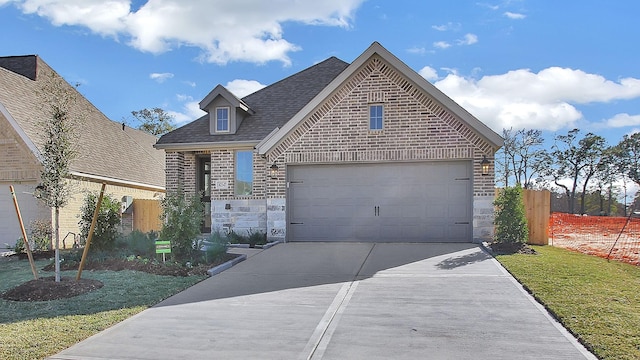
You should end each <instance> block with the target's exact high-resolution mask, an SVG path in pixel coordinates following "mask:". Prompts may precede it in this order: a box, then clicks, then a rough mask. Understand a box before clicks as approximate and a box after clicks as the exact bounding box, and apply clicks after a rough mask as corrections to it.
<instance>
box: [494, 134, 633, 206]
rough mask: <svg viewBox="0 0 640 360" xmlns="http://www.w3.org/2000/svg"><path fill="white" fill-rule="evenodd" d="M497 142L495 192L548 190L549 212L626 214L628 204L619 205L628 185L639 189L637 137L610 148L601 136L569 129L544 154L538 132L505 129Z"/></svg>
mask: <svg viewBox="0 0 640 360" xmlns="http://www.w3.org/2000/svg"><path fill="white" fill-rule="evenodd" d="M502 136H503V138H504V146H503V147H502V148H501V149H500V150H499V151H498V152H497V153H496V157H495V161H496V163H495V165H496V182H497V184H498V185H499V186H505V187H509V186H513V185H515V184H520V185H521V186H522V187H523V188H525V189H549V190H551V191H552V193H553V196H552V211H563V212H568V213H572V214H576V213H579V214H592V215H626V214H627V206H626V205H627V204H621V203H620V202H619V201H618V199H619V198H621V197H622V198H625V199H626V192H627V186H628V185H630V184H631V183H635V184H636V185H639V186H640V171H639V170H638V167H639V166H640V133H635V134H632V135H625V136H623V138H622V140H620V142H619V143H618V144H615V145H609V144H607V142H606V140H605V139H604V138H603V137H602V136H599V135H596V134H594V133H591V132H589V133H586V134H584V135H583V134H582V133H581V132H580V130H579V129H573V130H569V131H568V132H567V133H566V134H559V135H556V136H555V137H554V139H553V144H552V145H551V147H550V148H548V149H547V148H545V146H544V145H545V144H544V143H545V141H544V138H543V137H542V131H540V130H528V129H521V130H513V129H505V130H503V133H502ZM625 202H626V201H625ZM639 202H640V201H636V200H635V199H634V201H633V203H632V205H633V204H637V205H640V204H638V203H639ZM632 207H633V206H632Z"/></svg>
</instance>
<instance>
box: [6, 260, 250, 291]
mask: <svg viewBox="0 0 640 360" xmlns="http://www.w3.org/2000/svg"><path fill="white" fill-rule="evenodd" d="M238 256H240V255H238V254H226V253H225V254H224V255H223V256H220V257H219V258H218V259H217V260H216V261H215V262H213V263H211V264H206V265H198V266H192V267H183V266H179V265H176V264H168V263H167V264H162V263H153V262H147V263H145V262H143V261H139V260H133V261H128V260H125V259H109V260H104V261H94V262H88V263H86V264H85V266H84V268H83V271H85V270H87V271H91V270H110V271H121V270H135V271H144V272H147V273H150V274H155V275H165V276H191V275H208V274H207V270H209V269H211V268H213V267H215V266H217V265H220V264H223V263H225V262H227V261H230V260H233V259H235V258H236V257H238ZM60 269H61V270H78V264H65V263H62V264H60ZM43 270H45V271H53V270H54V266H53V264H49V265H47V266H45V267H44V268H43ZM102 285H103V284H102V283H101V282H100V281H98V280H92V279H84V278H81V279H80V280H79V281H76V280H75V277H74V278H70V277H62V278H61V279H60V282H55V277H53V276H49V277H43V278H40V279H38V280H31V281H28V282H26V283H24V284H22V285H18V286H17V287H15V288H13V289H11V290H9V291H7V292H5V293H3V294H1V295H0V298H3V299H6V300H13V301H48V300H57V299H64V298H70V297H74V296H78V295H82V294H85V293H88V292H90V291H93V290H96V289H99V288H101V287H102Z"/></svg>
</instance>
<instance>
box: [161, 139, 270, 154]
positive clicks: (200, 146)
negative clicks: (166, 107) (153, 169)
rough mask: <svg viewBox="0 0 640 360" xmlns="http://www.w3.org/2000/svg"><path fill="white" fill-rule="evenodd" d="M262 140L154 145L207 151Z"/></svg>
mask: <svg viewBox="0 0 640 360" xmlns="http://www.w3.org/2000/svg"><path fill="white" fill-rule="evenodd" d="M260 142H261V140H244V141H220V142H197V143H172V144H155V145H153V147H155V148H156V149H161V150H165V151H172V152H175V151H206V150H218V149H246V148H248V147H256V145H258V144H259V143H260Z"/></svg>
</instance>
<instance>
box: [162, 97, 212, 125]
mask: <svg viewBox="0 0 640 360" xmlns="http://www.w3.org/2000/svg"><path fill="white" fill-rule="evenodd" d="M176 98H177V99H178V101H180V102H181V103H182V109H181V111H172V110H169V111H167V113H169V114H170V115H172V116H173V119H174V120H175V122H176V125H177V126H182V125H184V124H186V123H189V122H191V121H193V120H196V119H199V118H201V117H202V116H203V115H205V114H206V112H204V111H202V110H200V104H199V102H198V101H194V100H193V97H191V96H189V95H185V94H176Z"/></svg>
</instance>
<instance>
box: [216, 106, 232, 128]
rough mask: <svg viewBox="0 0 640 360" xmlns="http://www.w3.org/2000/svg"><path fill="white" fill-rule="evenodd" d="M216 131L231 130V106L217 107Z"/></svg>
mask: <svg viewBox="0 0 640 360" xmlns="http://www.w3.org/2000/svg"><path fill="white" fill-rule="evenodd" d="M216 132H229V108H228V107H219V108H216Z"/></svg>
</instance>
